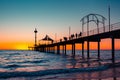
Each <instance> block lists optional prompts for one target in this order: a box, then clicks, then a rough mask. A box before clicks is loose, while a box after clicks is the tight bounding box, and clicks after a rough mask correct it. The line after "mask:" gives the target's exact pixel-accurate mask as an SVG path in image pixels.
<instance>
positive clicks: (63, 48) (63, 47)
mask: <svg viewBox="0 0 120 80" xmlns="http://www.w3.org/2000/svg"><path fill="white" fill-rule="evenodd" d="M62 51H63V52H62V53H63V54H64V52H65V50H64V45H63V50H62Z"/></svg>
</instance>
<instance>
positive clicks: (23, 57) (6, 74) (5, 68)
mask: <svg viewBox="0 0 120 80" xmlns="http://www.w3.org/2000/svg"><path fill="white" fill-rule="evenodd" d="M60 52H61V54H55V53H44V52H39V51H20V50H13V51H12V50H1V51H0V79H1V80H2V79H4V78H12V77H31V76H45V75H51V74H62V73H74V72H90V71H101V70H105V69H108V68H109V67H110V66H108V64H111V63H112V60H111V58H112V56H111V51H110V50H101V51H100V60H98V58H97V55H98V54H97V50H91V51H90V59H87V51H84V58H82V52H81V50H76V56H75V57H73V56H72V55H71V53H72V52H71V50H67V55H64V54H63V53H62V51H60ZM115 61H116V62H117V63H119V62H120V50H116V51H115Z"/></svg>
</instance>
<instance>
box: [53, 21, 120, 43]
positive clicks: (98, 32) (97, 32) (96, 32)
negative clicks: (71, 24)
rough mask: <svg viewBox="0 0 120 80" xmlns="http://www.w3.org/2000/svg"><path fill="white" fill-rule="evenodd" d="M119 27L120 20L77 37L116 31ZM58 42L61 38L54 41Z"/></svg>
mask: <svg viewBox="0 0 120 80" xmlns="http://www.w3.org/2000/svg"><path fill="white" fill-rule="evenodd" d="M119 29H120V22H118V23H114V24H111V25H110V27H109V25H107V26H104V27H99V29H98V28H96V29H93V30H90V31H88V32H83V33H82V35H81V36H78V37H77V38H80V37H86V36H92V35H96V34H100V33H105V32H109V31H115V30H119ZM88 34H89V35H88ZM66 38H67V40H70V39H69V37H66ZM72 39H76V37H74V38H72ZM62 41H64V40H62ZM57 42H60V40H58V41H55V42H54V43H57Z"/></svg>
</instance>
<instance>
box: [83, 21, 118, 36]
mask: <svg viewBox="0 0 120 80" xmlns="http://www.w3.org/2000/svg"><path fill="white" fill-rule="evenodd" d="M119 29H120V22H118V23H115V24H111V25H110V28H109V25H107V26H105V27H100V28H99V29H97V28H96V29H93V30H90V31H89V32H88V33H89V35H87V32H84V33H82V36H81V37H86V36H91V35H95V34H100V33H104V32H109V31H114V30H119ZM98 30H99V31H98Z"/></svg>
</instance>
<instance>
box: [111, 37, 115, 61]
mask: <svg viewBox="0 0 120 80" xmlns="http://www.w3.org/2000/svg"><path fill="white" fill-rule="evenodd" d="M112 62H113V63H115V40H114V37H112Z"/></svg>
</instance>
